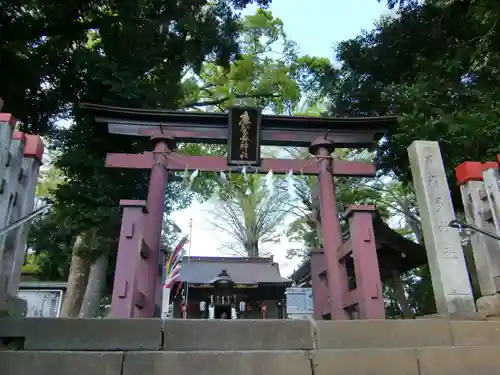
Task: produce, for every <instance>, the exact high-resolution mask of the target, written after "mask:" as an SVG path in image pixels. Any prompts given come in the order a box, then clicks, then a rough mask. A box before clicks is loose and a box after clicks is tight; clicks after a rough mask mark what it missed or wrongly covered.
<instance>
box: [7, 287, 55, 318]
mask: <svg viewBox="0 0 500 375" xmlns="http://www.w3.org/2000/svg"><path fill="white" fill-rule="evenodd" d="M62 295H63V291H62V290H50V289H46V290H45V289H22V290H20V291H19V292H18V294H17V296H18V297H19V298H22V299H24V300H25V301H26V303H27V308H28V311H27V314H26V316H27V317H28V318H57V317H59V313H60V312H61V302H62Z"/></svg>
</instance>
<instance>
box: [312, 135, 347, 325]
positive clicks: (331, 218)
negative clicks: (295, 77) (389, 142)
mask: <svg viewBox="0 0 500 375" xmlns="http://www.w3.org/2000/svg"><path fill="white" fill-rule="evenodd" d="M334 149H335V146H334V144H333V142H332V141H329V140H327V139H324V138H319V139H318V140H316V141H315V142H313V143H312V144H311V146H310V147H309V152H310V153H311V154H313V155H315V156H316V158H317V159H318V162H319V166H320V172H319V176H318V177H319V200H320V215H321V228H322V234H323V249H324V252H325V263H326V269H327V280H328V291H329V296H330V314H331V317H332V320H335V319H346V318H347V314H346V312H345V311H344V307H343V302H342V297H343V296H342V289H343V288H342V285H343V283H342V273H341V269H340V263H339V261H338V258H337V250H338V249H339V247H340V245H341V243H342V238H341V231H340V222H339V218H338V210H337V199H336V197H335V187H334V183H333V168H332V167H333V165H332V163H333V162H332V158H331V153H332V152H333V151H334Z"/></svg>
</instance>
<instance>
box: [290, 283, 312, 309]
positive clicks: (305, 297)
mask: <svg viewBox="0 0 500 375" xmlns="http://www.w3.org/2000/svg"><path fill="white" fill-rule="evenodd" d="M313 311H314V307H313V294H312V288H286V313H287V314H312V313H313Z"/></svg>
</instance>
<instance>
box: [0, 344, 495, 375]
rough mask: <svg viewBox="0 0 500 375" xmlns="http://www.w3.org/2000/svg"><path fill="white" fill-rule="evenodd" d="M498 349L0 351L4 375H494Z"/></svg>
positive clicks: (470, 347)
mask: <svg viewBox="0 0 500 375" xmlns="http://www.w3.org/2000/svg"><path fill="white" fill-rule="evenodd" d="M499 353H500V347H498V346H497V347H484V346H480V347H478V346H468V347H467V346H464V347H443V346H441V347H425V348H399V349H342V350H338V349H337V350H317V351H316V350H311V351H300V350H296V351H230V352H224V351H219V352H211V351H204V352H193V351H189V352H165V351H154V352H148V351H142V352H100V353H99V352H78V351H74V352H59V351H52V352H51V351H0V364H1V374H2V375H25V374H36V375H53V374H57V375H164V374H168V375H190V374H194V375H234V374H238V375H269V374H274V375H495V374H500V361H498V356H499Z"/></svg>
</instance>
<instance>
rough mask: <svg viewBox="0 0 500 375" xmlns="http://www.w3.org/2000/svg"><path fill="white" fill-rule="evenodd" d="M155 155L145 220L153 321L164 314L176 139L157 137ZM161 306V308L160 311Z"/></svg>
mask: <svg viewBox="0 0 500 375" xmlns="http://www.w3.org/2000/svg"><path fill="white" fill-rule="evenodd" d="M152 139H153V141H154V142H155V148H154V151H153V154H154V160H155V164H154V165H153V167H152V168H151V174H150V177H149V188H148V198H147V208H148V214H147V216H146V218H145V225H144V240H145V241H146V244H147V246H148V247H149V249H150V251H149V257H150V259H149V261H148V265H149V268H148V270H147V278H148V285H149V286H148V295H150V294H151V295H153V299H152V303H151V304H149V300H148V303H147V305H146V307H145V311H147V312H148V313H149V315H148V316H149V317H153V316H155V313H156V312H160V311H161V289H162V287H163V285H162V284H163V281H162V278H163V274H162V272H161V271H160V267H159V260H160V257H159V253H160V239H161V232H162V229H163V215H164V212H165V189H166V186H167V177H168V170H167V164H168V153H169V152H171V151H172V150H173V149H174V148H175V147H174V141H173V139H171V138H169V137H168V136H161V135H155V136H153V137H152ZM157 305H158V307H157Z"/></svg>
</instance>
